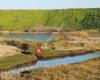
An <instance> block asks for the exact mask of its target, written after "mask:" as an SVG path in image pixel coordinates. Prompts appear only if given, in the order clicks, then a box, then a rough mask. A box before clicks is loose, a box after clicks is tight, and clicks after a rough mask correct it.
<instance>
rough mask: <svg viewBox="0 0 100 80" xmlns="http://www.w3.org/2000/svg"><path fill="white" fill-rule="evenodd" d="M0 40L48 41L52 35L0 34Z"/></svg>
mask: <svg viewBox="0 0 100 80" xmlns="http://www.w3.org/2000/svg"><path fill="white" fill-rule="evenodd" d="M0 38H4V39H20V40H28V41H48V40H52V34H50V33H42V34H41V33H39V34H0Z"/></svg>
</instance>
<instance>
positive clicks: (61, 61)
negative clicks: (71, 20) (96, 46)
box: [9, 51, 100, 74]
mask: <svg viewBox="0 0 100 80" xmlns="http://www.w3.org/2000/svg"><path fill="white" fill-rule="evenodd" d="M97 57H100V51H98V52H94V53H88V54H85V55H80V56H74V57H65V58H59V59H53V60H39V61H38V62H37V63H36V64H33V65H31V66H27V67H20V68H17V69H13V70H10V71H9V72H11V73H15V74H16V73H20V72H23V71H29V70H33V69H38V68H45V67H51V66H58V65H63V64H72V63H78V62H83V61H86V60H89V59H93V58H97Z"/></svg>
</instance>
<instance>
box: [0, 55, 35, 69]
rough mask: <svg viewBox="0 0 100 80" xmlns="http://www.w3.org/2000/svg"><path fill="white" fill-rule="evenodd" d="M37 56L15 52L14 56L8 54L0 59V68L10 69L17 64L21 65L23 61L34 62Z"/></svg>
mask: <svg viewBox="0 0 100 80" xmlns="http://www.w3.org/2000/svg"><path fill="white" fill-rule="evenodd" d="M36 61H37V57H36V56H35V55H34V54H32V55H25V54H17V55H14V56H8V57H4V58H1V59H0V70H3V69H10V68H13V67H17V66H19V65H23V64H25V63H30V62H33V63H34V62H36Z"/></svg>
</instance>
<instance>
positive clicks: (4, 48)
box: [0, 44, 20, 57]
mask: <svg viewBox="0 0 100 80" xmlns="http://www.w3.org/2000/svg"><path fill="white" fill-rule="evenodd" d="M19 52H20V49H18V48H16V47H13V46H9V45H1V44H0V57H5V56H11V55H15V54H17V53H19Z"/></svg>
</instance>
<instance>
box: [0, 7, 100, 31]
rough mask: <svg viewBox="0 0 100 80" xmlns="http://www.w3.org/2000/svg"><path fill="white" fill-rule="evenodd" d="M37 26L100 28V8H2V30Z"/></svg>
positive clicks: (0, 13)
mask: <svg viewBox="0 0 100 80" xmlns="http://www.w3.org/2000/svg"><path fill="white" fill-rule="evenodd" d="M35 26H44V27H47V26H48V27H57V28H58V27H63V28H64V29H87V28H88V29H92V28H96V29H97V28H98V29H100V9H99V8H94V9H61V10H60V9H59V10H0V30H16V29H27V28H31V27H35Z"/></svg>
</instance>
